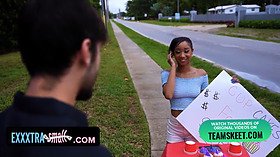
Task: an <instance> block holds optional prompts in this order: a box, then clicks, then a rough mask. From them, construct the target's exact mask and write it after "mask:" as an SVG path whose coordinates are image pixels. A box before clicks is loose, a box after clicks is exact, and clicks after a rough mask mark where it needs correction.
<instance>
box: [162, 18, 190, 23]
mask: <svg viewBox="0 0 280 157" xmlns="http://www.w3.org/2000/svg"><path fill="white" fill-rule="evenodd" d="M159 21H162V22H182V23H187V22H190V19H187V18H181V19H180V20H176V19H174V18H172V19H171V20H170V19H168V18H161V19H159Z"/></svg>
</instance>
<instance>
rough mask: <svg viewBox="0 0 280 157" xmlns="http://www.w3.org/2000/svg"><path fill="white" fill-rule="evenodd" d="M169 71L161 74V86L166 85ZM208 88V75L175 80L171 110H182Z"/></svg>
mask: <svg viewBox="0 0 280 157" xmlns="http://www.w3.org/2000/svg"><path fill="white" fill-rule="evenodd" d="M168 76H169V71H166V70H164V71H162V72H161V82H162V86H163V85H164V84H165V83H167V80H168ZM207 86H208V75H203V76H199V77H195V78H180V77H176V79H175V89H174V95H173V98H172V99H171V100H170V104H171V109H172V110H184V109H185V108H187V107H188V106H189V105H190V103H191V102H192V101H193V100H194V99H195V98H196V97H197V96H198V95H199V94H200V92H201V91H203V90H204V89H205V88H206V87H207Z"/></svg>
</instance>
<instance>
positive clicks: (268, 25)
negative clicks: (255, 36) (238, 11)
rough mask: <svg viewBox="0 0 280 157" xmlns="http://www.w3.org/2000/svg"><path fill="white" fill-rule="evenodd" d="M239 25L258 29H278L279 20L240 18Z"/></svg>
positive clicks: (279, 27)
mask: <svg viewBox="0 0 280 157" xmlns="http://www.w3.org/2000/svg"><path fill="white" fill-rule="evenodd" d="M239 27H244V28H259V29H280V20H242V21H240V22H239Z"/></svg>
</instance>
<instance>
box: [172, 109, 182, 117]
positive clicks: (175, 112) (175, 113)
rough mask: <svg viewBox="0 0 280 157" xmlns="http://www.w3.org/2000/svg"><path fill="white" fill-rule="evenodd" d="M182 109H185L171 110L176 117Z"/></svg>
mask: <svg viewBox="0 0 280 157" xmlns="http://www.w3.org/2000/svg"><path fill="white" fill-rule="evenodd" d="M182 111H183V110H171V114H172V116H174V117H175V118H176V117H177V116H178V115H179V114H180V113H181V112H182Z"/></svg>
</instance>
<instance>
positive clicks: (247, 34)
mask: <svg viewBox="0 0 280 157" xmlns="http://www.w3.org/2000/svg"><path fill="white" fill-rule="evenodd" d="M214 34H218V35H226V36H232V37H239V38H248V39H256V40H262V41H272V42H277V43H280V30H279V29H254V28H219V29H218V30H216V31H215V32H214Z"/></svg>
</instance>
